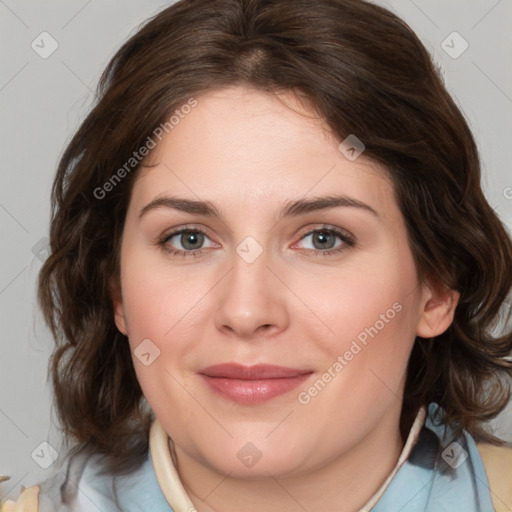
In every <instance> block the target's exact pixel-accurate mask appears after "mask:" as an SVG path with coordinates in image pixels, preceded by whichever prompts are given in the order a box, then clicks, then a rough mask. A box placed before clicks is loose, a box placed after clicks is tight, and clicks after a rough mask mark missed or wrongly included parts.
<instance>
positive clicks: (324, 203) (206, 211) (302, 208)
mask: <svg viewBox="0 0 512 512" xmlns="http://www.w3.org/2000/svg"><path fill="white" fill-rule="evenodd" d="M342 206H343V207H351V208H358V209H360V210H363V211H367V212H369V213H371V214H372V215H374V216H376V217H380V215H379V214H378V212H377V211H376V210H375V209H373V208H372V207H371V206H370V205H368V204H366V203H363V202H361V201H359V200H358V199H354V198H352V197H348V196H340V195H329V196H320V197H308V198H306V199H295V200H291V201H287V202H286V203H285V204H284V206H283V208H282V210H281V212H280V213H279V218H278V220H281V219H283V218H285V217H298V216H300V215H305V214H307V213H310V212H316V211H321V210H327V209H330V208H338V207H342ZM158 208H170V209H172V210H177V211H180V212H184V213H190V214H196V215H203V216H205V217H216V218H218V219H222V213H221V211H220V210H219V209H218V208H217V207H216V206H215V205H214V204H213V203H211V202H210V201H196V200H193V199H185V198H182V197H171V196H164V197H158V198H156V199H154V200H153V201H151V202H150V203H148V204H147V205H146V206H144V208H142V209H141V211H140V212H139V219H140V218H141V217H142V216H143V215H145V214H146V213H148V212H149V211H151V210H155V209H158Z"/></svg>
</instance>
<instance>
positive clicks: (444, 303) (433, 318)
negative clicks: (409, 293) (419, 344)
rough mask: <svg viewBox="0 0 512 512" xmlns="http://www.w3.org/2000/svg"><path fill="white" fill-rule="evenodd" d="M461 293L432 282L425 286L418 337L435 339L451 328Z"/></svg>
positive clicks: (417, 330)
mask: <svg viewBox="0 0 512 512" xmlns="http://www.w3.org/2000/svg"><path fill="white" fill-rule="evenodd" d="M459 299H460V293H459V292H457V291H455V290H452V289H450V288H447V287H446V286H445V285H444V284H442V283H440V282H436V281H433V280H431V281H430V282H429V283H428V284H426V285H425V286H424V291H423V297H422V300H421V304H420V316H419V319H418V325H417V327H416V335H417V336H420V337H421V338H434V337H435V336H439V335H440V334H442V333H443V332H445V331H446V329H448V327H450V325H451V323H452V322H453V317H454V315H455V308H456V307H457V304H458V302H459Z"/></svg>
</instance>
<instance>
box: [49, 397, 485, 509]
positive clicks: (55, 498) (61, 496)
mask: <svg viewBox="0 0 512 512" xmlns="http://www.w3.org/2000/svg"><path fill="white" fill-rule="evenodd" d="M436 411H437V414H438V415H439V414H442V409H440V408H438V406H437V405H436V404H434V403H431V404H430V405H429V407H428V414H427V418H426V421H425V424H424V426H423V428H422V429H421V431H420V433H419V436H418V439H417V442H416V444H415V445H414V447H413V449H412V451H411V452H410V454H409V457H408V459H407V460H406V461H405V462H404V464H403V465H402V467H400V469H399V470H398V472H397V473H396V474H395V476H394V478H393V479H392V481H391V483H390V484H389V486H388V487H387V488H386V490H385V492H384V494H383V495H382V496H381V498H380V499H379V500H378V502H377V503H376V504H375V505H374V506H373V508H372V509H371V511H372V512H459V511H460V512H495V511H494V507H493V505H492V500H491V493H490V490H489V482H488V479H487V475H486V472H485V468H484V465H483V462H482V458H481V456H480V452H479V451H478V448H477V446H476V444H475V441H474V439H473V438H472V437H471V435H469V433H467V432H465V431H464V432H463V434H462V436H461V437H459V438H458V439H454V438H453V430H452V429H451V428H450V427H446V426H444V425H441V424H439V422H438V421H437V418H438V417H439V416H436ZM84 464H85V467H84ZM82 469H83V471H82ZM100 469H101V466H100V465H99V458H98V456H96V455H95V456H93V457H91V458H90V459H89V460H88V461H86V460H85V458H83V457H82V456H78V457H75V458H71V459H69V460H68V461H67V463H66V464H65V465H64V466H63V468H62V469H61V471H60V472H59V473H57V474H56V475H54V476H53V477H52V478H50V479H48V480H46V481H45V482H43V483H42V484H41V491H40V493H39V512H50V511H51V512H92V511H101V512H119V510H121V511H122V512H140V511H150V512H173V511H172V508H171V507H170V506H169V504H168V503H167V501H166V499H165V496H164V495H163V493H162V491H161V489H160V487H159V485H158V482H157V479H156V475H155V471H154V468H153V463H152V460H151V454H150V452H149V451H148V456H147V459H146V461H145V462H144V464H143V465H142V466H141V467H140V468H139V469H137V470H136V471H134V472H133V473H131V474H130V475H127V476H118V477H112V476H109V475H106V476H105V475H100V474H99V471H100ZM63 484H64V485H63ZM76 484H78V487H77V485H76ZM115 495H117V497H118V502H119V507H118V506H116V503H115V498H114V496H115ZM342 508H343V506H342V505H341V506H340V509H342ZM190 512H193V511H190Z"/></svg>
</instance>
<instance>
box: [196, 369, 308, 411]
mask: <svg viewBox="0 0 512 512" xmlns="http://www.w3.org/2000/svg"><path fill="white" fill-rule="evenodd" d="M310 376H311V373H307V374H304V375H297V376H295V377H286V378H279V379H262V380H241V379H227V378H224V377H209V376H208V375H201V377H203V379H204V380H205V382H206V384H208V386H209V387H210V388H211V389H212V390H213V391H215V392H216V393H218V394H219V395H222V396H223V397H224V398H228V399H229V400H232V401H234V402H238V403H241V404H259V403H262V402H266V401H267V400H271V399H272V398H275V397H276V396H279V395H283V394H284V393H288V392H289V391H291V390H292V389H295V388H296V387H297V386H300V385H301V384H302V383H303V382H304V381H306V380H307V379H308V378H309V377H310Z"/></svg>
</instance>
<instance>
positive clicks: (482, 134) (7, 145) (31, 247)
mask: <svg viewBox="0 0 512 512" xmlns="http://www.w3.org/2000/svg"><path fill="white" fill-rule="evenodd" d="M171 3H172V2H171ZM375 3H378V4H380V5H383V6H384V7H387V8H389V9H391V10H392V11H394V12H395V13H396V14H398V15H399V16H401V17H402V18H403V19H405V21H406V22H407V23H409V25H410V26H411V27H412V29H413V30H414V31H415V32H416V33H417V34H418V36H419V37H420V38H421V39H422V41H423V42H424V43H425V45H426V46H427V48H428V49H429V51H430V52H431V54H432V55H433V57H434V60H435V61H436V63H437V64H438V65H439V66H440V67H441V69H442V73H443V76H444V79H445V81H446V84H447V87H448V89H449V90H450V92H451V93H452V95H453V96H454V98H455V100H456V101H457V103H458V105H459V106H460V108H461V109H462V110H463V112H464V113H465V114H466V116H467V118H468V120H469V123H470V126H471V128H472V130H473V132H474V134H475V136H476V139H477V142H478V145H479V149H480V151H481V157H482V162H483V187H484V191H485V193H486V196H487V198H488V200H489V202H490V204H491V205H492V206H493V207H494V208H495V210H496V212H497V213H498V215H499V216H500V217H501V219H502V220H503V221H504V222H505V224H506V225H507V226H508V228H509V229H511V228H512V173H511V172H510V164H511V162H512V149H511V147H512V144H511V134H512V70H511V65H510V63H511V62H512V31H510V26H511V25H512V2H511V1H510V0H451V1H446V0H414V1H413V0H389V1H384V0H379V1H376V2H375ZM166 5H169V2H163V1H157V0H147V1H144V2H143V1H137V0H125V1H124V2H122V3H121V2H119V3H118V2H114V1H112V0H110V1H103V2H100V1H98V0H89V1H87V0H72V1H66V2H65V1H64V0H61V1H56V0H53V1H40V0H27V1H23V2H22V1H20V0H0V17H1V18H0V38H1V46H2V49H3V51H2V54H1V56H0V59H1V64H0V70H1V75H0V115H1V119H2V123H1V126H0V130H1V133H0V145H1V154H2V165H1V170H0V172H1V177H0V180H1V184H2V186H1V189H0V236H1V254H0V261H1V266H0V315H1V326H2V330H1V332H2V336H1V340H0V343H1V358H0V375H1V385H0V390H1V394H0V432H1V436H0V475H2V474H3V475H10V476H11V479H10V480H9V481H7V482H4V483H3V484H0V499H5V498H13V497H15V496H17V494H18V492H19V490H20V486H21V485H25V486H28V485H32V484H34V483H37V482H38V481H40V480H41V479H44V478H46V476H47V475H48V474H49V472H51V470H52V469H53V466H50V467H49V469H43V468H41V467H40V466H39V465H38V464H37V463H36V462H35V460H36V459H37V457H35V456H34V458H32V456H31V453H33V452H34V450H36V451H35V452H34V453H36V454H37V453H42V452H41V450H46V451H45V453H46V455H45V457H46V459H47V460H48V457H50V455H48V454H49V453H50V452H49V451H48V450H49V449H48V448H45V447H44V446H43V447H41V446H40V443H42V442H45V441H46V442H48V443H49V444H50V445H51V446H53V447H55V448H56V449H57V450H59V445H60V436H59V433H58V431H57V429H56V428H55V427H54V426H52V422H51V415H52V414H53V413H52V411H51V399H50V393H49V386H48V384H47V382H46V369H47V360H48V356H49V354H50V351H51V348H52V343H53V342H52V339H51V336H50V334H49V332H48V330H47V328H46V327H45V326H44V324H43V322H42V320H41V315H40V313H39V312H38V309H37V307H36V302H35V284H36V277H37V273H38V271H39V269H40V266H41V261H42V260H43V259H44V257H45V246H46V239H45V237H46V236H47V231H48V220H49V215H50V207H49V197H50V187H51V183H52V180H53V176H54V173H55V169H56V165H57V162H58V159H59V157H60V155H61V153H62V151H63V148H64V146H65V144H66V142H67V141H68V140H69V139H70V137H71V135H72V133H73V132H74V131H75V130H76V128H77V127H78V125H79V123H80V122H81V120H83V118H84V117H85V115H86V113H87V112H88V109H89V108H90V106H91V105H92V103H93V100H94V93H93V91H94V89H95V87H96V83H97V81H98V79H99V76H100V73H101V71H102V70H103V69H104V67H105V65H106V64H107V62H108V60H109V58H110V57H111V56H112V55H113V53H114V52H115V50H116V49H117V48H118V47H119V46H120V45H121V44H122V43H123V42H124V41H125V40H126V38H127V37H128V36H129V35H131V34H132V33H134V32H135V31H136V29H137V26H138V25H139V24H140V23H141V22H142V21H144V20H145V19H146V18H148V17H150V16H152V15H153V14H155V13H156V12H158V11H159V10H161V8H163V7H164V6H166ZM44 31H46V32H48V33H49V34H51V36H52V37H53V38H54V39H55V40H56V41H57V43H58V48H57V50H56V51H55V52H54V53H53V54H52V55H50V56H49V57H48V58H46V59H43V58H41V56H40V55H39V54H38V53H36V51H35V50H34V49H33V48H32V47H31V44H32V42H33V41H34V40H35V41H36V43H37V42H38V41H40V38H39V37H38V36H39V35H40V34H41V33H42V32H44ZM454 31H457V32H458V33H459V34H461V36H462V37H463V38H464V40H466V41H467V43H468V44H469V47H468V49H467V50H466V51H465V52H464V53H462V54H461V55H460V56H458V57H457V58H452V57H451V56H450V55H448V53H447V52H446V51H445V50H444V49H443V46H444V47H445V48H447V50H449V51H450V52H451V53H452V54H455V53H459V52H460V50H461V49H462V48H463V46H462V45H463V44H464V43H463V41H462V40H459V39H457V37H454V36H451V37H449V38H448V39H446V38H447V37H448V36H449V35H450V34H452V33H453V32H454ZM445 40H446V42H445V43H444V45H443V41H445ZM39 44H40V46H42V44H41V43H39ZM447 45H448V47H447ZM450 47H452V48H451V49H450ZM45 48H46V49H48V48H49V40H48V39H47V40H46V43H45ZM491 426H492V427H493V428H494V429H495V433H496V434H498V435H501V436H502V437H504V438H506V439H507V440H508V441H509V442H512V406H509V407H508V408H507V409H506V410H505V411H504V412H503V413H502V414H501V415H500V416H499V417H498V418H497V419H496V420H495V421H494V422H492V424H491ZM61 452H62V450H61ZM61 455H63V453H61ZM43 459H44V457H43Z"/></svg>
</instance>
